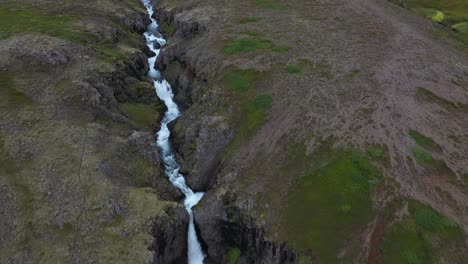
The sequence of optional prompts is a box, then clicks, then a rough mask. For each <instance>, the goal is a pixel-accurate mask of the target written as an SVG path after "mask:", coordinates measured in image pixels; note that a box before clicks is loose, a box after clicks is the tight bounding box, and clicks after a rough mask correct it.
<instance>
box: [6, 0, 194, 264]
mask: <svg viewBox="0 0 468 264" xmlns="http://www.w3.org/2000/svg"><path fill="white" fill-rule="evenodd" d="M137 4H138V3H137V2H136V1H133V0H132V1H130V0H129V1H99V3H97V2H96V3H93V4H90V3H89V2H88V1H80V0H70V1H69V0H65V1H61V2H60V5H57V3H56V2H54V1H47V0H40V1H28V0H21V1H14V2H11V1H10V2H8V3H4V2H2V3H0V13H1V14H2V15H1V16H2V17H3V16H4V15H8V14H13V16H14V19H11V22H10V20H9V19H6V20H5V21H3V20H2V21H3V22H5V23H6V24H5V23H3V22H2V25H0V110H1V111H0V113H1V114H0V164H1V166H0V262H1V263H152V262H154V263H172V262H170V261H173V263H179V262H178V261H179V260H180V259H184V257H185V252H186V246H185V247H184V243H185V239H186V238H185V233H186V231H185V229H186V225H187V216H186V214H185V211H184V208H183V207H182V206H181V205H180V204H179V200H180V198H181V197H182V196H181V194H180V193H179V192H177V190H176V189H175V188H173V187H172V186H171V185H170V183H169V181H168V180H167V179H166V177H165V175H164V173H163V171H162V168H161V164H160V157H159V154H158V151H157V148H156V143H155V142H154V135H153V132H154V131H156V130H157V129H158V127H157V126H158V124H159V121H160V120H159V118H160V114H161V113H163V111H164V106H163V104H162V103H161V102H159V100H158V98H157V96H156V94H155V92H154V88H153V87H152V83H151V82H150V81H149V80H147V78H146V72H147V71H148V65H147V57H146V55H145V54H144V53H142V50H141V49H140V47H143V46H144V40H143V39H142V36H141V33H142V32H143V31H144V29H145V27H146V23H147V21H146V19H145V18H146V14H145V13H144V11H145V10H144V9H142V8H141V9H136V5H137ZM31 21H34V23H33V24H32V25H31ZM9 23H12V24H9ZM174 229H177V230H178V231H177V230H176V231H174ZM161 237H166V238H167V241H164V240H161V239H160V238H161ZM152 244H153V245H156V246H155V247H149V245H152ZM51 249H53V250H51ZM171 254H172V255H171ZM161 256H163V257H161Z"/></svg>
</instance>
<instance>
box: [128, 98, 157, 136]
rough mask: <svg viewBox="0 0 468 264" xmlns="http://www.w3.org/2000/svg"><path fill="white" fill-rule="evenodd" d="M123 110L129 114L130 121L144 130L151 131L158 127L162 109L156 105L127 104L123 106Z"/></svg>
mask: <svg viewBox="0 0 468 264" xmlns="http://www.w3.org/2000/svg"><path fill="white" fill-rule="evenodd" d="M122 108H123V109H124V110H125V112H126V113H127V115H128V117H129V119H130V120H132V121H134V122H135V123H136V124H137V125H138V126H139V127H141V128H142V129H145V130H148V129H149V130H151V129H153V128H154V127H156V125H157V123H158V121H159V113H160V111H159V110H160V109H158V106H156V105H148V104H142V103H125V104H123V105H122Z"/></svg>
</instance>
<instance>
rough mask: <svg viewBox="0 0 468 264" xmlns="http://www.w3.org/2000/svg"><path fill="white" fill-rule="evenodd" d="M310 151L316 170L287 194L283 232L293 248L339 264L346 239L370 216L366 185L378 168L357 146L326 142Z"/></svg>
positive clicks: (368, 189) (368, 191)
mask: <svg viewBox="0 0 468 264" xmlns="http://www.w3.org/2000/svg"><path fill="white" fill-rule="evenodd" d="M313 156H314V157H315V158H312V160H310V159H309V163H312V164H314V167H315V169H313V170H312V171H311V172H310V173H309V174H307V175H305V176H304V177H302V178H301V180H300V181H299V183H298V186H297V187H296V188H294V189H292V191H291V192H290V193H289V194H288V198H287V206H286V212H285V216H284V218H283V224H282V226H283V230H282V231H281V232H282V233H283V235H284V236H285V237H286V238H287V240H288V241H289V242H290V243H291V244H292V245H293V247H294V248H296V249H297V250H300V251H307V250H313V251H314V252H315V253H316V255H317V256H318V258H319V260H320V261H321V262H323V263H338V259H337V257H336V256H337V254H338V250H339V249H340V248H341V246H342V245H343V243H344V241H345V240H346V239H347V238H349V237H350V236H351V234H352V233H353V232H354V231H356V230H357V229H358V228H360V227H362V226H363V225H365V224H366V223H368V222H369V221H370V218H371V213H372V202H371V199H370V189H371V185H372V184H373V182H374V181H375V180H376V179H377V178H379V177H380V173H379V172H378V170H377V169H376V168H374V167H373V166H372V165H371V164H370V163H369V161H368V159H367V157H366V156H365V155H364V154H363V153H361V152H359V151H351V150H339V149H334V148H332V147H331V145H328V144H326V145H324V146H323V147H321V148H320V149H319V150H318V151H316V152H315V153H314V154H313Z"/></svg>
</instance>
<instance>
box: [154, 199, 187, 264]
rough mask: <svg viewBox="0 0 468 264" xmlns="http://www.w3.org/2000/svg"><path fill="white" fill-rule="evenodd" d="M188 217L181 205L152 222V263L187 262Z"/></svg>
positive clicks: (175, 263)
mask: <svg viewBox="0 0 468 264" xmlns="http://www.w3.org/2000/svg"><path fill="white" fill-rule="evenodd" d="M188 223H189V217H188V214H187V212H186V211H185V209H184V208H183V207H182V206H178V207H176V208H173V209H171V210H169V211H168V212H167V214H166V215H163V216H160V217H158V218H157V219H156V220H155V221H154V223H153V231H152V233H153V235H154V240H153V243H152V244H151V246H150V250H151V251H153V252H154V254H153V261H152V263H154V264H178V263H187V231H188Z"/></svg>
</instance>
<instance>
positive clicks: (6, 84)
mask: <svg viewBox="0 0 468 264" xmlns="http://www.w3.org/2000/svg"><path fill="white" fill-rule="evenodd" d="M32 102H33V101H32V100H31V98H29V97H28V96H26V95H25V94H24V93H22V92H21V91H19V90H17V89H16V88H15V84H14V78H13V74H12V73H10V72H0V105H4V106H18V107H19V106H24V105H26V104H31V103H32Z"/></svg>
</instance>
